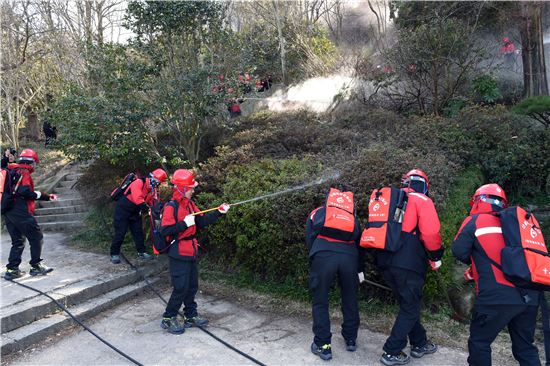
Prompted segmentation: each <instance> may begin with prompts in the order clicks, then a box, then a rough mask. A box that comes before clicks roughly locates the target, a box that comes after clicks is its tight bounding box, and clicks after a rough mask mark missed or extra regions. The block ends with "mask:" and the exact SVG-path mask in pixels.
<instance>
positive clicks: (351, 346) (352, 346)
mask: <svg viewBox="0 0 550 366" xmlns="http://www.w3.org/2000/svg"><path fill="white" fill-rule="evenodd" d="M356 349H357V343H356V342H355V339H347V340H346V350H347V351H349V352H355V350H356Z"/></svg>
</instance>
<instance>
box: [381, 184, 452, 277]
mask: <svg viewBox="0 0 550 366" xmlns="http://www.w3.org/2000/svg"><path fill="white" fill-rule="evenodd" d="M404 190H405V191H406V192H407V193H408V201H407V207H406V209H405V215H404V216H403V224H402V231H403V233H402V237H401V240H402V245H401V248H400V249H399V250H398V251H397V252H395V253H391V252H387V251H384V250H377V251H376V253H377V263H378V266H379V267H380V268H381V269H385V268H388V267H396V268H402V269H407V270H411V271H414V272H417V273H420V274H424V273H425V272H426V269H427V266H428V258H429V259H431V260H439V259H441V257H442V256H443V250H444V249H443V247H442V242H441V234H440V233H439V229H440V224H439V217H438V216H437V212H436V210H435V206H434V203H433V201H432V200H431V198H429V197H428V196H426V195H424V194H422V193H417V192H414V191H413V190H412V189H409V188H405V189H404Z"/></svg>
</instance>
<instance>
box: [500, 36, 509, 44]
mask: <svg viewBox="0 0 550 366" xmlns="http://www.w3.org/2000/svg"><path fill="white" fill-rule="evenodd" d="M502 41H503V42H504V43H510V38H508V37H504V38H503V39H502Z"/></svg>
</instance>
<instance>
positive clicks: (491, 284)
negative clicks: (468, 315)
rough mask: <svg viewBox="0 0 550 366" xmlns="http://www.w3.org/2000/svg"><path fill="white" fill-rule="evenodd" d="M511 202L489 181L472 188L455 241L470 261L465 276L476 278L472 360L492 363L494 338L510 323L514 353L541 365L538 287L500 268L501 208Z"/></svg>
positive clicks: (525, 361) (458, 253) (521, 359)
mask: <svg viewBox="0 0 550 366" xmlns="http://www.w3.org/2000/svg"><path fill="white" fill-rule="evenodd" d="M507 203H508V201H507V199H506V194H505V193H504V190H503V189H502V188H501V187H499V186H498V184H486V185H483V186H481V187H479V188H478V189H477V190H476V192H475V193H474V195H473V197H472V199H471V201H470V205H471V206H472V209H471V211H470V216H468V217H467V218H466V219H465V220H464V222H463V223H462V226H461V227H460V229H459V231H458V233H457V235H456V237H455V240H454V242H453V245H452V251H453V254H454V256H455V257H456V258H457V259H458V260H460V261H461V262H463V263H466V264H468V265H471V267H469V268H468V270H467V271H466V272H465V274H464V276H465V278H466V279H473V280H474V281H475V283H476V292H477V298H476V302H475V306H474V312H473V315H472V321H471V323H470V338H469V339H468V351H469V356H468V363H469V364H470V365H479V366H481V365H482V366H487V365H491V343H492V342H493V341H494V339H495V338H496V337H497V335H498V334H499V333H500V331H501V330H502V329H504V328H505V327H506V326H507V327H508V331H509V333H510V338H511V339H512V353H513V355H514V358H515V359H516V360H517V361H518V362H519V363H520V365H522V366H523V365H540V360H539V356H538V350H537V347H535V345H534V344H533V342H534V335H535V325H536V319H537V309H538V304H539V292H538V291H534V290H524V289H519V288H517V287H515V286H514V285H513V284H512V283H510V282H509V281H507V280H506V278H505V277H504V274H503V273H502V271H501V270H500V269H499V268H498V267H499V266H500V263H501V257H500V251H501V250H502V248H504V246H505V244H504V237H503V236H502V228H501V225H500V219H499V217H498V216H497V213H498V212H499V211H501V210H502V209H504V208H505V207H506V205H507Z"/></svg>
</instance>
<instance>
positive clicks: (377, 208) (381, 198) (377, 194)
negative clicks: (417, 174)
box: [359, 187, 408, 252]
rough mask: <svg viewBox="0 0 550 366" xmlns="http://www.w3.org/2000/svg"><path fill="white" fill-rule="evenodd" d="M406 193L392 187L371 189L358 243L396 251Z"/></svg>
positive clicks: (368, 246)
mask: <svg viewBox="0 0 550 366" xmlns="http://www.w3.org/2000/svg"><path fill="white" fill-rule="evenodd" d="M407 199H408V196H407V193H406V192H405V191H403V190H401V189H397V188H394V187H384V188H379V189H375V190H374V191H372V193H371V195H370V200H369V217H368V220H367V224H366V225H365V229H364V230H363V233H362V234H361V241H360V242H359V245H361V246H362V247H363V248H374V249H381V250H387V251H389V252H397V251H398V250H399V249H400V248H401V240H400V239H401V225H402V222H403V216H404V214H405V209H406V207H407Z"/></svg>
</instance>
